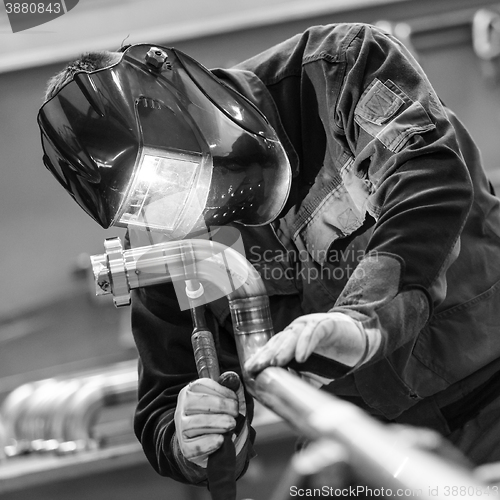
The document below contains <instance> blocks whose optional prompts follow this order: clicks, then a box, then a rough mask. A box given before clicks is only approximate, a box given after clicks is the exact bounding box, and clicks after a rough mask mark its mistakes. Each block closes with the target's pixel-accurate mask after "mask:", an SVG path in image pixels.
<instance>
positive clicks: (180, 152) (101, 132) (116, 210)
mask: <svg viewBox="0 0 500 500" xmlns="http://www.w3.org/2000/svg"><path fill="white" fill-rule="evenodd" d="M38 124H39V127H40V130H41V140H42V146H43V150H44V158H43V159H44V163H45V166H46V167H47V168H48V169H49V170H50V171H51V172H52V174H53V175H54V176H55V177H56V179H57V180H58V181H59V182H60V183H61V184H62V186H63V187H64V188H65V189H66V191H68V193H69V194H70V195H71V196H72V197H73V198H74V199H75V200H76V202H77V203H78V204H79V205H80V206H81V207H82V208H83V209H84V210H85V211H86V212H87V213H88V214H89V215H90V216H91V217H93V218H94V219H95V220H96V221H97V222H98V223H99V224H100V225H101V226H102V227H104V228H107V227H109V226H112V225H115V226H123V227H128V226H133V227H143V228H149V229H153V230H157V231H161V232H162V233H163V234H166V235H169V236H170V237H172V238H178V239H180V238H184V237H185V236H186V235H188V234H189V233H191V232H194V231H196V230H201V229H205V228H206V227H207V226H211V225H222V224H227V223H230V222H239V223H242V224H245V225H262V224H266V223H269V222H271V221H272V220H273V219H275V218H276V216H277V215H278V214H279V213H280V211H281V210H282V208H283V206H284V204H285V201H286V199H287V197H288V193H289V189H290V182H291V168H290V165H289V161H288V158H287V156H286V153H285V151H284V149H283V147H282V145H281V143H280V141H279V139H278V136H277V135H276V132H275V131H274V129H273V128H272V126H271V125H270V123H269V122H268V120H267V119H266V117H265V116H264V115H263V114H262V113H261V112H260V111H259V110H258V109H257V107H255V106H254V105H253V104H252V103H251V102H250V101H249V100H248V99H246V98H245V97H244V96H242V95H241V94H240V93H238V92H236V91H235V90H233V89H232V88H230V87H229V86H228V85H226V84H224V83H223V82H221V81H220V80H219V79H218V78H216V77H215V76H214V75H213V74H212V73H211V72H210V71H208V70H207V69H206V68H204V67H203V66H202V65H201V64H199V63H198V62H197V61H195V60H194V59H192V58H191V57H189V56H188V55H186V54H184V53H182V52H181V51H179V50H176V49H173V48H166V47H152V46H151V45H145V44H138V45H132V46H130V47H128V48H126V49H125V50H124V51H123V54H122V57H121V59H120V60H119V61H118V62H115V63H113V64H111V65H109V66H107V67H105V68H102V69H98V70H96V71H92V72H88V73H87V72H78V73H76V74H75V75H74V77H73V79H72V81H70V82H69V83H67V84H66V85H64V86H63V87H62V88H61V90H60V91H59V92H58V93H57V94H56V95H55V96H54V97H53V98H52V99H50V100H49V101H47V102H46V103H45V104H44V105H43V106H42V108H41V109H40V112H39V114H38Z"/></svg>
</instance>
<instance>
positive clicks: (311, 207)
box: [132, 24, 500, 482]
mask: <svg viewBox="0 0 500 500" xmlns="http://www.w3.org/2000/svg"><path fill="white" fill-rule="evenodd" d="M214 74H215V75H216V76H217V77H219V78H220V79H221V80H222V81H224V82H225V83H226V84H227V85H230V86H231V87H232V88H234V89H236V90H237V91H239V92H240V93H241V94H243V95H244V96H245V97H246V98H248V99H249V100H250V101H252V102H253V103H254V104H255V105H256V106H257V107H258V108H259V109H260V110H261V111H262V112H263V113H264V114H265V115H266V117H267V118H268V120H269V121H270V123H271V124H272V125H273V127H274V128H275V130H276V132H277V134H278V136H279V138H280V140H281V142H282V144H283V146H284V148H285V150H286V152H287V154H288V157H289V159H290V163H291V168H292V175H293V180H292V186H291V192H290V196H289V198H288V201H287V203H286V206H285V207H284V209H283V211H282V213H281V214H280V215H279V217H278V218H277V219H276V220H275V221H274V222H273V223H272V224H269V225H266V226H263V227H257V228H255V227H254V228H252V227H243V226H239V230H240V231H241V235H242V239H243V241H244V244H245V250H246V256H247V258H248V259H249V260H250V261H251V262H252V263H253V264H254V265H255V267H256V269H257V270H258V271H259V272H260V274H261V276H262V278H263V280H264V283H265V285H266V290H267V292H268V295H269V297H270V303H271V309H272V315H273V322H274V329H275V331H280V330H281V329H283V328H284V327H285V326H286V325H287V324H288V323H289V322H290V321H291V320H293V319H294V318H295V317H297V316H299V315H301V314H308V313H313V312H326V311H336V312H342V313H344V314H347V315H349V316H351V317H352V318H354V319H355V320H357V321H359V322H360V323H361V324H362V325H363V327H364V328H365V329H366V330H368V329H376V330H378V331H379V332H380V335H381V338H382V341H381V345H380V347H379V349H378V350H377V352H376V353H375V355H374V357H373V358H372V359H371V360H370V361H368V362H367V363H365V364H363V365H362V366H361V367H359V368H357V369H356V370H355V371H354V373H351V374H349V375H347V376H344V377H337V375H338V372H337V371H336V370H335V367H334V365H333V363H331V362H330V361H329V360H328V359H326V358H323V357H321V356H318V355H314V354H313V355H312V356H311V358H310V360H309V361H308V363H307V365H304V366H303V367H302V370H301V371H302V373H303V375H304V377H306V378H308V379H309V380H310V381H311V382H312V383H316V384H318V385H321V386H322V388H323V389H324V390H327V391H331V392H333V393H334V394H337V395H339V396H341V397H343V398H346V399H348V400H350V401H352V402H354V403H356V404H358V405H359V406H361V407H362V408H364V409H366V410H367V411H368V412H370V413H371V414H373V415H375V416H377V418H380V419H382V420H385V421H397V422H409V423H413V424H416V425H423V426H428V427H432V428H434V429H437V430H439V431H440V432H441V433H442V434H444V435H446V434H449V433H450V431H451V430H454V428H456V426H459V425H462V424H463V422H464V421H465V420H467V418H469V417H470V416H471V413H470V412H471V410H470V408H472V409H474V408H476V407H477V404H475V403H474V402H477V401H480V400H481V394H480V392H481V388H483V387H485V386H487V385H488V384H491V383H494V382H495V380H496V379H495V374H496V373H497V371H498V370H499V369H500V361H499V357H500V335H499V333H500V329H499V327H500V307H499V304H500V300H499V298H500V297H499V290H500V282H499V279H500V214H499V203H498V200H497V198H496V197H495V196H494V193H493V190H492V187H491V185H490V183H489V182H488V180H487V178H486V176H485V173H484V171H483V168H482V166H481V158H480V154H479V152H478V150H477V148H476V146H475V144H474V142H473V140H472V139H471V137H470V135H469V133H468V132H467V130H466V129H465V128H464V126H463V125H462V124H461V123H460V121H459V120H458V119H457V117H456V116H454V114H453V113H452V112H451V111H450V110H448V109H447V108H446V107H445V106H444V105H443V104H442V103H441V102H440V100H439V98H438V97H437V95H436V93H435V91H434V89H433V87H432V85H431V83H429V81H428V79H427V77H426V75H425V74H424V72H423V71H422V69H421V67H420V66H419V65H418V63H417V62H416V61H415V60H414V59H413V57H412V56H411V55H410V54H409V53H408V51H407V50H406V49H405V48H404V46H402V44H401V43H399V42H398V41H397V40H395V39H394V38H393V37H391V36H390V35H387V34H385V33H383V32H381V31H380V30H378V29H376V28H374V27H372V26H369V25H364V24H339V25H330V26H317V27H312V28H310V29H309V30H307V31H306V32H304V33H302V34H299V35H297V36H295V37H293V38H291V39H289V40H287V41H285V42H283V43H281V44H280V45H277V46H275V47H273V48H271V49H269V50H268V51H266V52H263V53H261V54H259V55H257V56H255V57H253V58H251V59H249V60H247V61H245V62H243V63H241V64H239V65H238V66H237V67H235V68H232V69H224V70H222V69H220V70H214ZM235 227H237V226H235ZM209 308H210V310H211V312H212V318H213V325H212V326H213V328H214V329H215V331H216V339H217V342H218V346H219V350H220V362H221V365H222V368H223V369H236V370H237V369H238V362H237V358H236V356H235V351H234V341H233V339H232V336H231V324H230V321H229V311H228V306H227V300H225V299H220V300H218V301H215V302H213V303H211V304H210V305H209ZM132 320H133V331H134V335H135V339H136V343H137V346H138V349H139V354H140V366H141V368H140V385H139V404H138V409H137V413H136V421H135V422H136V432H137V435H138V437H139V439H140V440H141V442H142V444H143V447H144V450H145V452H146V455H147V456H148V458H149V460H150V461H151V463H152V464H153V466H154V467H155V468H156V469H157V471H159V472H160V473H161V474H165V475H169V476H171V477H174V478H175V479H178V480H180V481H188V482H197V481H198V480H199V477H201V476H199V475H197V474H196V473H193V474H191V473H190V472H189V470H186V467H184V466H183V464H182V463H180V462H179V459H178V457H176V453H175V450H173V448H172V442H173V436H174V431H175V428H174V427H175V426H174V423H173V412H174V410H175V405H176V401H177V394H178V392H179V391H180V389H181V388H182V387H184V386H185V385H186V383H188V382H189V381H190V380H193V379H194V378H196V368H195V365H194V361H193V354H192V351H191V346H190V340H189V334H190V331H191V320H190V317H189V314H188V313H186V312H185V311H184V312H181V311H180V310H179V307H178V306H177V301H176V298H175V294H174V293H173V290H172V288H171V287H170V285H162V286H157V287H150V288H148V289H141V290H139V291H138V292H136V294H135V296H134V301H133V317H132ZM478 391H479V392H478ZM462 402H467V404H465V403H464V404H462ZM471 402H472V403H471ZM249 406H250V408H251V401H249ZM467 408H469V410H467ZM249 417H250V418H251V411H250V414H249ZM174 448H175V447H174Z"/></svg>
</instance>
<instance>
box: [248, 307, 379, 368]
mask: <svg viewBox="0 0 500 500" xmlns="http://www.w3.org/2000/svg"><path fill="white" fill-rule="evenodd" d="M380 341H381V334H380V331H379V330H377V329H364V328H363V326H362V325H361V323H359V322H358V321H356V320H354V319H353V318H351V317H350V316H348V315H347V314H343V313H341V312H327V313H315V314H307V315H304V316H299V317H298V318H296V319H295V320H294V321H292V322H291V323H290V325H288V326H287V327H286V328H285V329H284V330H283V331H281V332H279V333H277V334H276V335H274V336H273V337H271V339H270V340H269V342H267V344H266V345H265V346H263V347H262V348H260V349H259V350H258V351H257V352H255V353H254V354H253V355H252V356H251V357H250V358H249V359H248V360H247V362H246V363H245V369H246V370H247V371H248V372H250V373H255V372H259V371H261V370H263V369H264V368H266V367H268V366H283V365H286V364H287V363H288V362H290V361H292V360H293V359H295V360H296V361H297V362H298V363H303V362H305V361H306V360H307V358H309V356H310V355H311V354H312V353H313V352H314V353H316V354H320V355H322V356H324V357H326V358H329V359H333V360H335V361H337V362H339V363H342V364H344V365H347V366H351V367H354V366H356V365H357V364H358V363H360V364H361V363H364V362H366V361H368V360H369V359H370V358H371V357H372V356H373V355H374V354H375V352H376V351H377V349H378V347H379V346H380Z"/></svg>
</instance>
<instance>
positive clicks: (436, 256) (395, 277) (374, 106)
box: [327, 26, 473, 361]
mask: <svg viewBox="0 0 500 500" xmlns="http://www.w3.org/2000/svg"><path fill="white" fill-rule="evenodd" d="M357 30H358V33H357V36H355V37H354V38H353V39H352V43H351V44H350V46H349V48H348V49H347V51H346V71H345V76H344V79H343V82H342V88H341V92H340V94H337V95H339V97H338V99H337V100H336V101H335V102H330V103H328V107H327V109H328V113H329V117H328V118H329V130H328V131H327V134H328V135H329V140H334V141H337V143H341V144H342V145H343V147H344V150H345V151H347V152H348V154H349V155H351V156H352V159H353V161H351V162H348V164H347V165H346V166H345V167H344V169H343V170H342V172H341V175H342V178H343V181H344V184H345V185H346V188H347V189H348V191H349V193H350V195H351V197H352V198H353V199H354V200H355V202H356V204H357V205H358V207H359V208H360V210H361V211H364V212H365V213H366V218H367V220H371V221H373V228H372V229H373V232H372V235H371V237H370V240H369V243H368V246H367V248H366V253H365V256H364V258H363V259H362V260H361V261H360V263H359V265H358V267H357V269H356V271H355V272H354V273H353V275H352V276H351V278H350V279H349V281H348V283H347V285H346V287H345V289H344V290H343V292H342V293H341V295H340V297H339V298H338V300H337V302H336V304H335V307H334V308H333V309H332V311H341V312H343V313H346V314H348V315H350V316H351V317H353V318H354V319H356V320H358V321H359V322H360V323H361V324H362V325H363V327H364V328H365V330H366V329H377V330H378V331H379V332H380V335H381V338H382V342H381V346H380V348H379V349H378V352H377V353H376V354H375V357H374V358H373V359H372V361H376V360H379V359H381V358H383V357H386V356H387V355H389V354H390V353H392V352H393V351H395V350H396V349H398V348H399V347H401V346H402V345H403V344H407V343H409V342H412V341H414V339H415V337H416V336H417V334H418V332H419V331H420V330H421V329H422V328H423V327H424V326H425V324H426V322H427V321H428V319H429V317H430V315H431V314H432V311H433V308H435V307H436V306H438V305H439V304H440V303H441V302H442V301H443V299H444V298H445V296H446V271H447V269H448V268H449V266H450V265H451V263H452V262H453V261H454V259H456V257H457V255H458V252H459V248H460V233H461V231H462V229H463V227H464V224H465V221H466V218H467V215H468V213H469V210H470V207H471V203H472V197H473V193H472V185H471V180H470V176H469V173H468V170H467V167H466V165H465V164H464V161H463V159H462V155H461V153H460V149H459V146H458V140H457V137H456V134H455V131H454V129H453V126H452V125H451V123H450V121H449V120H448V119H447V116H446V111H445V109H444V107H443V106H442V104H441V103H440V101H439V99H438V97H437V96H436V94H435V92H434V90H433V88H432V86H431V85H430V83H429V81H428V80H427V77H426V76H425V74H424V73H423V71H422V69H421V68H420V66H419V65H418V64H417V62H416V61H415V60H414V59H413V57H412V56H411V55H410V54H409V53H408V52H407V51H406V50H405V49H404V47H403V46H402V45H401V44H400V43H399V42H398V41H396V40H394V39H393V38H392V37H390V36H388V35H386V34H384V33H382V32H380V31H378V30H376V29H375V28H373V27H370V26H358V27H357ZM327 95H332V94H331V93H330V94H329V92H328V91H327Z"/></svg>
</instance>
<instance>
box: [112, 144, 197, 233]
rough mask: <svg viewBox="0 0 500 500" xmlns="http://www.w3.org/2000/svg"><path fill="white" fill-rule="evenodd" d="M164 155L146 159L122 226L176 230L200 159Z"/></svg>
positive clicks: (128, 202)
mask: <svg viewBox="0 0 500 500" xmlns="http://www.w3.org/2000/svg"><path fill="white" fill-rule="evenodd" d="M161 154H162V156H159V155H158V154H155V155H153V154H144V155H143V157H142V160H141V163H140V165H139V167H138V170H137V174H136V176H135V179H134V180H133V183H132V186H131V188H130V190H129V193H128V196H127V197H126V199H125V200H124V203H123V207H122V213H121V215H120V217H119V219H118V222H119V223H120V224H121V225H125V226H127V225H132V226H141V227H149V228H151V229H164V230H165V229H166V230H167V231H173V230H175V229H176V226H177V224H178V221H179V220H180V218H181V213H182V210H183V207H184V206H185V205H186V203H187V201H188V199H189V195H190V194H191V192H192V189H193V187H194V183H195V179H196V175H197V173H198V171H199V170H200V165H201V155H200V156H197V155H190V156H187V155H180V154H179V155H175V153H172V152H169V153H168V155H169V156H165V152H164V151H162V152H161ZM200 213H201V207H200Z"/></svg>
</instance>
